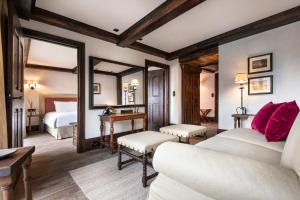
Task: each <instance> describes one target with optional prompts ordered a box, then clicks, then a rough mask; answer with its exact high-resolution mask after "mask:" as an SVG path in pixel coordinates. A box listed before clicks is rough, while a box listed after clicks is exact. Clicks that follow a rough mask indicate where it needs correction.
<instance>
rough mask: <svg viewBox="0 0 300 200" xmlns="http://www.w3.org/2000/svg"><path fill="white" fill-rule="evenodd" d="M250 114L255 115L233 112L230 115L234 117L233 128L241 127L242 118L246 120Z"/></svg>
mask: <svg viewBox="0 0 300 200" xmlns="http://www.w3.org/2000/svg"><path fill="white" fill-rule="evenodd" d="M250 116H255V115H253V114H233V115H232V117H233V119H234V128H241V127H242V120H246V119H248V118H249V117H250Z"/></svg>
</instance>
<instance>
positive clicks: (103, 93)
mask: <svg viewBox="0 0 300 200" xmlns="http://www.w3.org/2000/svg"><path fill="white" fill-rule="evenodd" d="M90 75H91V77H90V81H91V85H92V86H91V93H92V94H90V98H92V99H91V101H90V103H91V106H90V107H91V108H104V107H107V106H112V107H130V106H136V105H143V104H144V68H143V67H141V66H136V65H131V64H127V63H121V62H118V61H112V60H107V59H103V58H96V57H90Z"/></svg>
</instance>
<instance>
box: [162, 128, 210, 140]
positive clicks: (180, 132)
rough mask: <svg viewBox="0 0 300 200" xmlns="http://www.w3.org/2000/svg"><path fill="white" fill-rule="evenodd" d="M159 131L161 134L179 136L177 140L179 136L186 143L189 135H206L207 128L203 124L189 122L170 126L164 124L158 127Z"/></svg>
mask: <svg viewBox="0 0 300 200" xmlns="http://www.w3.org/2000/svg"><path fill="white" fill-rule="evenodd" d="M160 132H161V133H163V134H169V135H175V136H177V137H179V142H181V141H182V140H181V138H185V139H186V143H189V142H190V140H189V139H190V137H193V136H197V135H200V136H204V137H207V128H206V127H204V126H197V125H190V124H176V125H171V126H165V127H162V128H160Z"/></svg>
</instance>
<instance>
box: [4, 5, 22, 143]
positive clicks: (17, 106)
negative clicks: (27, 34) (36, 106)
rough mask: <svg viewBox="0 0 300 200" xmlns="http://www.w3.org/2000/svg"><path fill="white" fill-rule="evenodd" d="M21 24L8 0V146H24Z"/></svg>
mask: <svg viewBox="0 0 300 200" xmlns="http://www.w3.org/2000/svg"><path fill="white" fill-rule="evenodd" d="M21 36H22V33H21V25H20V21H19V18H18V16H17V14H16V10H15V6H14V3H13V1H8V34H7V50H8V52H7V66H6V72H5V74H6V86H5V87H6V88H5V89H6V102H7V103H6V107H7V129H8V146H9V147H21V146H23V113H24V111H23V107H24V100H23V97H24V93H23V75H24V74H23V65H24V62H23V45H22V42H21Z"/></svg>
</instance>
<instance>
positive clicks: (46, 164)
mask: <svg viewBox="0 0 300 200" xmlns="http://www.w3.org/2000/svg"><path fill="white" fill-rule="evenodd" d="M203 125H204V126H206V127H208V133H209V136H210V137H211V136H213V135H215V134H216V128H217V125H216V124H213V123H210V124H203ZM201 140H203V138H201V137H194V138H192V139H191V140H190V142H191V143H192V144H195V143H197V142H199V141H201ZM24 144H25V146H31V145H34V146H35V147H36V151H35V153H34V154H33V159H32V190H33V198H34V199H43V200H44V199H49V200H50V199H51V200H55V199H60V200H62V199H86V197H85V196H84V194H83V193H82V191H81V190H80V188H79V187H78V186H77V185H76V183H75V182H74V181H73V179H72V177H71V176H70V174H69V171H70V170H73V169H77V168H80V167H83V166H86V165H89V164H92V163H95V162H98V161H101V160H105V159H108V158H111V157H112V155H111V154H110V153H108V152H106V151H104V150H100V149H99V150H93V151H89V152H86V153H82V154H77V153H76V148H75V146H73V145H72V139H71V138H70V139H64V140H56V139H54V138H53V137H52V136H50V135H49V134H46V133H43V134H35V135H31V136H29V137H27V138H26V139H25V140H24ZM114 156H116V154H115V155H114ZM99 178H100V177H99ZM23 195H24V189H23V185H22V182H21V181H19V183H18V185H17V187H16V199H24V196H23Z"/></svg>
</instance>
